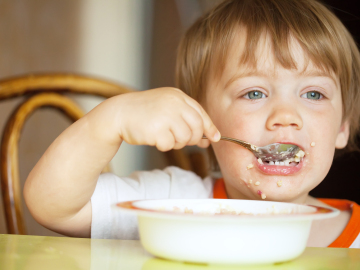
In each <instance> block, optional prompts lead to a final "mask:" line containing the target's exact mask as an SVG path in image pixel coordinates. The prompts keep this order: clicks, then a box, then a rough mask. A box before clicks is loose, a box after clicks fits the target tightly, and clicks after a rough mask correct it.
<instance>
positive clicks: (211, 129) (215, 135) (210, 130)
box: [186, 98, 221, 142]
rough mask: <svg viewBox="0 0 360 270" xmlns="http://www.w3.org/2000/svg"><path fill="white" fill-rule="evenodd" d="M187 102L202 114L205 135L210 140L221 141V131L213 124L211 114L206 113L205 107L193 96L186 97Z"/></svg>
mask: <svg viewBox="0 0 360 270" xmlns="http://www.w3.org/2000/svg"><path fill="white" fill-rule="evenodd" d="M186 102H187V103H188V104H189V105H190V106H191V107H193V108H194V109H195V110H196V111H197V112H198V113H199V114H200V116H201V118H202V120H203V127H204V132H203V133H204V135H205V136H206V137H207V138H208V139H209V140H210V141H213V142H217V141H219V140H220V137H221V135H220V132H219V130H218V129H217V128H216V126H215V125H214V124H213V122H212V121H211V119H210V117H209V115H208V114H207V113H206V111H205V110H204V109H203V107H202V106H201V105H200V104H199V103H197V102H196V101H195V100H193V99H191V98H189V99H186Z"/></svg>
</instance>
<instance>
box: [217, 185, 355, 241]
mask: <svg viewBox="0 0 360 270" xmlns="http://www.w3.org/2000/svg"><path fill="white" fill-rule="evenodd" d="M213 194H214V195H213V197H214V199H228V197H227V194H226V190H225V183H224V180H223V179H218V180H216V182H215V184H214V190H213ZM319 200H320V201H322V202H323V203H326V204H327V205H329V206H331V207H334V208H337V209H339V210H343V211H344V210H351V212H352V213H351V218H350V221H349V223H348V224H347V225H346V227H345V229H344V231H343V232H342V233H341V235H340V236H339V237H338V238H337V239H336V240H335V241H334V242H332V243H331V244H330V245H329V247H336V248H348V247H350V246H351V244H352V243H353V242H354V241H355V239H356V238H357V237H358V236H359V235H360V206H359V205H358V204H356V203H355V202H352V201H348V200H340V199H319Z"/></svg>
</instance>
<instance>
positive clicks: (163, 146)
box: [155, 130, 175, 152]
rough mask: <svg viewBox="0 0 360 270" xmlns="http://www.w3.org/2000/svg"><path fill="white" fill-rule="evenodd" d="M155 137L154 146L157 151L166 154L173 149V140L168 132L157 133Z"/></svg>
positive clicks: (172, 136)
mask: <svg viewBox="0 0 360 270" xmlns="http://www.w3.org/2000/svg"><path fill="white" fill-rule="evenodd" d="M157 136H158V137H157V139H156V144H155V146H156V148H157V149H158V150H159V151H162V152H166V151H169V150H171V149H173V148H174V146H175V138H174V135H173V134H172V132H171V131H170V130H166V131H164V132H162V133H159V134H157Z"/></svg>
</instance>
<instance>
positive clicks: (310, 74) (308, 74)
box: [225, 69, 338, 88]
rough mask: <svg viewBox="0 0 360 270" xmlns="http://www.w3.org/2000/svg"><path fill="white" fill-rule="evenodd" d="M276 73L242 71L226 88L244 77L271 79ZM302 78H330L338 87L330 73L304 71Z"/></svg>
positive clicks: (301, 74) (227, 83) (231, 79)
mask: <svg viewBox="0 0 360 270" xmlns="http://www.w3.org/2000/svg"><path fill="white" fill-rule="evenodd" d="M275 73H276V72H263V71H259V70H256V69H253V70H242V71H241V72H238V73H236V74H235V75H234V76H233V77H232V78H230V79H229V80H228V81H227V82H226V84H225V88H227V87H228V86H229V85H230V84H232V83H233V82H234V81H236V80H238V79H241V78H244V77H251V76H258V77H269V76H275ZM299 75H300V76H304V77H328V78H330V79H331V80H332V81H333V82H334V84H335V85H338V83H337V81H336V78H335V76H334V75H332V74H331V73H330V72H326V71H323V70H318V69H316V70H313V69H312V70H307V69H305V70H303V71H301V72H300V73H299Z"/></svg>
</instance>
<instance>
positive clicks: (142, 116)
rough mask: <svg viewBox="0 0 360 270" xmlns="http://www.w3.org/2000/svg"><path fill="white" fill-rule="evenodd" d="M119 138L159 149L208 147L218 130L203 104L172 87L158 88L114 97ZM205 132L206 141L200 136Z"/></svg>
mask: <svg viewBox="0 0 360 270" xmlns="http://www.w3.org/2000/svg"><path fill="white" fill-rule="evenodd" d="M115 99H118V102H116V103H114V105H115V106H118V110H119V111H118V114H117V116H118V117H116V121H117V125H118V131H119V134H120V137H121V139H123V140H124V141H126V142H127V143H129V144H135V145H152V146H156V147H157V149H158V150H160V151H168V150H171V149H180V148H183V147H184V146H186V145H196V144H197V145H199V146H201V147H207V146H208V145H209V140H211V141H214V142H215V141H218V140H219V139H220V133H219V131H218V130H217V128H216V127H215V125H214V124H213V123H212V121H211V119H210V117H209V116H208V114H207V113H206V112H205V110H204V109H203V108H202V106H201V105H200V104H199V103H198V102H197V101H195V100H194V99H192V98H190V97H189V96H187V95H186V94H185V93H183V92H182V91H180V90H178V89H175V88H159V89H154V90H148V91H143V92H136V93H130V94H126V95H121V96H118V97H115ZM203 135H205V136H206V137H207V138H209V140H205V139H202V136H203Z"/></svg>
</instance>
